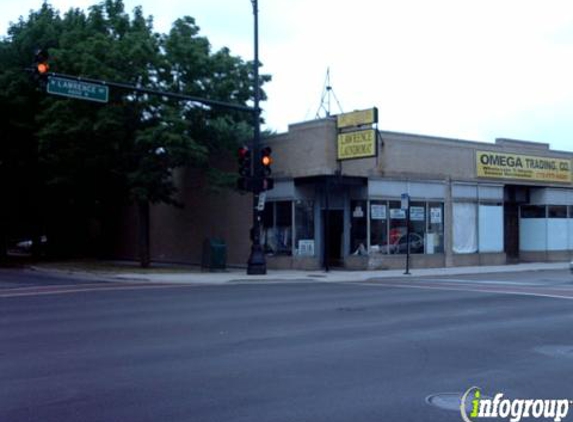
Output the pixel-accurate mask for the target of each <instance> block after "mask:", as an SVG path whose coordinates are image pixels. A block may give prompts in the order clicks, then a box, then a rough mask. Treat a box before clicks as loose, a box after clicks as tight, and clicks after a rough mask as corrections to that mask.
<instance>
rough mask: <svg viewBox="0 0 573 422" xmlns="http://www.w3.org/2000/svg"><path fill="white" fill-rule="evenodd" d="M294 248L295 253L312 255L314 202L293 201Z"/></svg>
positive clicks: (313, 251)
mask: <svg viewBox="0 0 573 422" xmlns="http://www.w3.org/2000/svg"><path fill="white" fill-rule="evenodd" d="M294 212H295V217H294V221H295V226H296V227H295V228H296V230H295V248H296V255H300V256H314V255H315V253H316V251H315V247H314V202H313V201H302V200H299V201H296V202H295V208H294Z"/></svg>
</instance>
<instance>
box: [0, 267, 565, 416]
mask: <svg viewBox="0 0 573 422" xmlns="http://www.w3.org/2000/svg"><path fill="white" fill-rule="evenodd" d="M43 277H45V276H40V275H34V274H29V273H17V272H8V273H6V272H2V273H0V421H2V422H25V421H38V422H52V421H53V422H68V421H69V422H91V421H93V422H96V421H97V422H146V421H154V422H159V421H161V422H167V421H169V422H175V421H202V422H203V421H205V422H208V421H245V422H246V421H249V422H253V421H297V422H299V421H309V422H322V421H324V422H336V421H345V422H348V421H352V422H369V421H373V422H374V421H376V422H381V421H460V420H461V416H460V413H459V410H456V409H454V410H446V409H443V408H439V407H436V406H432V405H430V404H428V403H427V398H428V396H430V395H432V394H436V393H446V392H449V393H456V394H460V393H463V392H464V391H466V390H467V389H469V388H470V387H472V386H479V387H481V388H482V391H483V393H484V394H485V395H490V396H493V395H494V394H496V393H498V392H501V393H503V394H504V395H505V396H506V397H510V398H547V399H553V398H569V399H573V387H572V386H573V335H572V330H571V327H572V326H573V311H572V306H573V302H572V301H571V300H569V299H568V296H567V295H565V294H563V295H562V297H545V296H543V295H542V290H547V289H550V290H551V289H556V288H558V289H560V291H568V290H572V289H573V285H570V284H571V280H570V275H569V274H568V273H566V272H564V271H562V272H557V271H555V272H537V273H531V274H513V275H511V274H510V275H507V274H505V275H491V274H489V275H483V276H471V277H467V278H466V277H460V276H456V277H455V278H441V279H426V280H419V279H409V280H408V281H406V282H404V281H403V279H400V280H384V281H380V282H369V283H360V284H356V283H354V284H353V283H340V284H326V283H318V282H317V283H297V284H293V283H290V284H269V285H264V284H261V283H250V284H249V283H245V284H234V285H224V286H166V285H162V286H150V285H144V284H139V285H138V284H133V285H130V286H129V288H125V284H124V285H120V284H114V283H101V284H98V283H94V282H93V281H92V282H90V283H85V282H82V283H78V284H74V283H73V280H72V281H70V280H69V279H68V280H66V281H65V282H63V284H59V283H58V280H57V278H51V277H48V280H43V279H42V278H43ZM3 280H4V281H3ZM504 282H505V283H506V284H504ZM460 286H461V287H460ZM492 287H495V289H497V290H496V291H489V290H488V289H490V288H492ZM519 288H528V289H537V291H538V292H540V293H539V294H535V291H534V293H528V294H521V293H520V292H515V291H513V290H515V289H519ZM504 289H505V290H504ZM2 292H3V293H4V294H3V295H2ZM19 292H20V293H21V292H25V293H26V294H24V295H22V294H18V293H19ZM572 407H573V406H572ZM569 419H573V409H572V410H571V416H570V417H569ZM487 420H492V419H487ZM506 420H508V419H506Z"/></svg>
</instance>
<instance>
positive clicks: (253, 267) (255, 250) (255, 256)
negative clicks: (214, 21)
mask: <svg viewBox="0 0 573 422" xmlns="http://www.w3.org/2000/svg"><path fill="white" fill-rule="evenodd" d="M251 3H252V4H253V15H254V21H255V22H254V23H255V61H254V64H253V66H254V84H255V86H254V90H255V92H254V95H255V110H254V111H253V118H254V120H255V121H254V137H253V179H252V180H253V235H252V239H251V240H252V242H253V244H252V245H251V255H250V256H249V260H248V261H247V274H250V275H262V274H266V273H267V263H266V260H265V254H264V253H263V249H262V247H261V229H260V227H261V221H260V212H259V211H258V210H257V205H258V203H259V194H260V193H261V189H262V184H263V183H262V174H261V162H260V161H261V160H260V155H261V109H260V108H259V102H260V100H261V91H260V85H259V8H258V0H251Z"/></svg>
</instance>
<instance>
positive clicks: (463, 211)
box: [453, 202, 478, 254]
mask: <svg viewBox="0 0 573 422" xmlns="http://www.w3.org/2000/svg"><path fill="white" fill-rule="evenodd" d="M453 214H454V215H453V220H454V230H453V231H454V236H453V250H454V253H459V254H466V253H476V252H477V250H478V239H477V237H478V236H477V234H478V232H477V204H475V203H472V202H456V203H454V205H453Z"/></svg>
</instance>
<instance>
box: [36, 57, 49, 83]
mask: <svg viewBox="0 0 573 422" xmlns="http://www.w3.org/2000/svg"><path fill="white" fill-rule="evenodd" d="M49 58H50V56H49V55H48V52H47V51H46V50H43V49H39V50H36V54H35V56H34V68H33V71H34V78H35V79H36V80H37V81H39V82H42V83H45V82H46V79H47V77H48V72H49V71H50V65H49V64H48V60H49Z"/></svg>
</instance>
